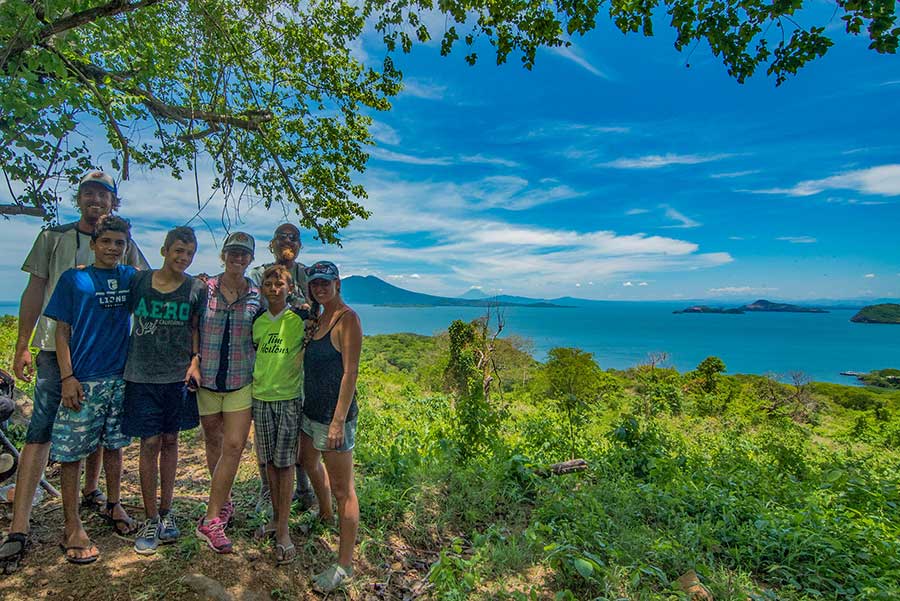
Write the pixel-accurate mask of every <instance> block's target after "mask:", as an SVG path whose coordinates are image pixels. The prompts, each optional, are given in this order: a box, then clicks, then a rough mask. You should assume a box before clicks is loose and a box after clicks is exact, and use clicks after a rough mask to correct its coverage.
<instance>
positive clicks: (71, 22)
mask: <svg viewBox="0 0 900 601" xmlns="http://www.w3.org/2000/svg"><path fill="white" fill-rule="evenodd" d="M161 1H162V0H139V1H138V2H133V3H130V2H128V1H127V0H112V1H111V2H109V3H107V4H104V5H102V6H96V7H94V8H89V9H87V10H83V11H80V12H77V13H72V14H71V15H67V16H65V17H62V18H60V19H57V20H56V21H53V22H52V23H50V24H48V25H46V26H45V27H42V28H41V29H39V30H38V32H37V34H36V35H35V36H34V39H32V40H23V39H22V38H21V37H20V36H19V34H18V32H17V33H16V35H15V36H13V38H12V40H10V43H9V45H8V46H7V47H6V48H5V49H4V51H3V61H2V62H0V67H2V66H3V65H4V64H6V61H7V60H8V59H9V57H10V56H12V55H15V54H19V53H21V52H24V51H25V50H28V49H29V48H31V47H32V46H34V45H35V44H39V43H41V42H44V41H45V40H47V39H49V38H51V37H53V36H55V35H56V34H59V33H62V32H64V31H68V30H70V29H75V28H76V27H81V26H82V25H86V24H88V23H91V22H93V21H96V20H97V19H101V18H104V17H114V16H116V15H120V14H123V13H128V12H131V11H135V10H139V9H141V8H146V7H148V6H151V5H153V4H158V3H159V2H161ZM36 16H37V15H36Z"/></svg>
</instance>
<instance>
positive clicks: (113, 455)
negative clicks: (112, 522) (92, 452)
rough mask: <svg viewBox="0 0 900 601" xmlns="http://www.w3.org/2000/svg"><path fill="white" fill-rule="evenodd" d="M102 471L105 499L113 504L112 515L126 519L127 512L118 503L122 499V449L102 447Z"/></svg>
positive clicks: (118, 518)
mask: <svg viewBox="0 0 900 601" xmlns="http://www.w3.org/2000/svg"><path fill="white" fill-rule="evenodd" d="M103 471H104V472H105V473H106V500H107V501H108V502H109V503H113V504H115V507H113V511H112V517H113V518H115V519H117V520H128V519H129V516H128V512H127V511H125V508H124V507H122V506H121V505H118V503H119V501H121V500H122V499H121V493H122V449H103Z"/></svg>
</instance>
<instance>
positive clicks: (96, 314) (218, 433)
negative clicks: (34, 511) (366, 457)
mask: <svg viewBox="0 0 900 601" xmlns="http://www.w3.org/2000/svg"><path fill="white" fill-rule="evenodd" d="M117 194H118V192H117V188H116V184H115V181H114V180H113V179H112V177H110V176H109V175H108V174H106V173H104V172H102V171H93V172H91V173H88V174H87V175H86V176H85V177H84V178H83V179H82V180H81V183H80V185H79V187H78V191H77V194H76V203H77V205H78V208H79V211H80V219H79V220H78V221H77V222H75V223H70V224H66V225H62V226H58V227H51V228H47V229H45V230H44V231H42V232H41V233H40V234H39V236H38V238H37V240H36V241H35V243H34V246H33V248H32V250H31V252H30V253H29V255H28V257H27V258H26V260H25V263H24V265H23V267H22V269H23V270H24V271H26V272H27V273H28V274H29V276H30V277H29V281H28V285H27V287H26V289H25V291H24V292H23V294H22V300H21V305H20V309H19V330H18V338H17V343H16V350H15V363H14V366H13V369H14V371H15V373H16V376H17V377H18V378H20V379H22V380H25V381H30V380H31V378H32V375H33V366H32V355H31V352H30V349H29V347H30V346H35V347H37V348H38V349H39V351H40V352H39V353H38V354H37V356H36V358H35V359H34V362H35V364H36V379H35V392H34V409H33V412H32V416H31V421H30V424H29V427H28V431H27V434H26V444H25V447H24V448H23V449H22V452H21V457H20V461H19V467H18V476H17V483H16V491H15V497H14V502H13V517H12V523H11V525H10V529H9V532H8V534H7V535H6V537H5V538H4V539H3V541H2V543H0V562H10V561H17V560H19V559H20V558H21V557H22V556H23V555H24V554H25V552H26V550H27V544H28V532H29V527H30V523H29V522H30V515H31V507H32V499H33V498H34V493H35V490H36V488H37V485H38V483H39V482H40V480H41V479H42V477H43V472H44V468H45V466H46V464H47V461H48V457H49V458H52V459H53V460H54V461H56V462H59V463H60V464H61V475H60V488H61V493H62V500H63V512H64V516H65V517H64V534H63V539H62V542H61V543H60V547H61V549H62V552H63V554H64V556H65V558H66V560H67V561H69V562H71V563H75V564H88V563H92V562H94V561H96V560H97V559H98V558H99V556H100V551H99V549H98V548H97V547H96V545H94V544H93V543H92V541H91V539H90V537H89V535H88V533H87V532H86V531H85V529H84V525H83V524H82V522H81V518H80V513H79V510H80V509H81V508H89V509H91V510H93V511H96V512H98V513H99V514H100V515H101V516H102V517H103V518H104V519H105V521H107V522H108V523H109V525H110V527H111V528H112V529H113V532H114V533H115V534H116V535H119V536H121V537H128V538H129V539H131V538H133V540H134V550H135V552H137V553H139V554H145V555H146V554H152V553H155V552H156V550H157V548H158V546H159V545H160V544H166V543H171V542H174V541H176V540H177V539H178V538H179V536H180V531H179V527H178V524H177V521H176V516H175V513H174V511H173V498H174V488H175V474H176V469H177V465H178V433H179V432H180V431H184V430H190V429H193V428H196V427H197V426H198V425H200V426H202V429H203V434H204V440H205V445H206V448H205V451H206V463H207V467H208V469H209V472H210V475H211V486H210V492H209V501H208V503H207V511H206V515H205V516H204V517H203V518H201V519H200V520H199V522H198V523H197V525H196V528H195V534H196V536H197V537H198V538H200V539H201V540H203V541H205V542H206V544H207V546H209V548H211V549H212V550H213V551H215V552H217V553H229V552H231V551H232V548H233V545H232V542H231V540H230V539H229V537H228V534H227V528H228V526H229V525H230V523H231V521H232V518H233V516H234V513H235V507H234V503H233V502H232V498H231V489H232V485H233V483H234V479H235V476H236V474H237V470H238V466H239V463H240V459H241V455H242V453H243V450H244V447H245V444H246V441H247V438H248V435H249V431H250V427H251V423H252V424H253V426H254V429H255V436H254V441H255V444H254V446H255V448H256V453H257V460H258V464H259V469H260V500H261V501H260V502H258V503H257V509H258V510H259V511H264V512H266V513H267V515H268V516H269V519H268V522H267V523H266V524H264V525H263V526H262V527H261V528H260V529H259V531H258V532H257V535H258V536H259V537H262V538H271V539H272V540H273V543H274V554H275V560H276V562H277V563H279V564H286V563H289V562H291V561H292V560H293V559H294V558H295V557H296V555H297V552H296V549H295V547H294V544H293V543H292V541H291V535H290V530H289V525H288V518H289V515H290V510H291V503H292V500H297V501H299V502H300V504H301V507H302V508H303V509H311V508H312V507H313V505H314V503H315V502H316V501H317V509H312V510H313V511H316V514H317V516H318V519H320V520H322V521H324V522H326V523H331V522H333V521H334V513H333V509H332V496H334V501H335V503H334V504H335V505H336V508H337V517H338V526H339V530H340V542H339V549H338V556H337V561H336V562H335V563H334V564H333V565H331V566H330V567H329V568H328V569H326V570H325V571H323V572H322V573H320V574H317V575H316V576H315V577H314V579H313V584H314V586H315V587H316V588H317V589H319V590H322V591H326V592H327V591H330V590H333V589H335V588H337V587H339V586H341V585H342V584H343V583H344V582H345V581H346V580H347V579H349V578H350V577H351V576H352V574H353V568H352V560H353V551H354V547H355V542H356V534H357V529H358V526H359V504H358V501H357V498H356V492H355V488H354V482H353V454H352V450H353V446H354V442H355V436H356V420H357V412H358V409H357V404H356V392H355V391H356V379H357V373H358V367H359V355H360V349H361V346H362V328H361V325H360V321H359V317H358V316H357V315H356V313H355V312H354V311H353V310H352V309H350V308H349V307H348V306H347V305H346V304H345V303H344V301H343V300H342V298H341V294H340V291H341V283H340V276H339V272H338V268H337V267H336V266H335V265H334V264H333V263H330V262H327V261H320V262H318V263H315V264H314V265H312V266H310V267H305V266H304V265H302V264H301V263H300V262H299V261H298V260H297V256H298V253H299V250H300V247H301V245H300V231H299V229H298V228H297V227H295V226H294V225H292V224H283V225H281V226H279V227H278V228H277V229H276V230H275V233H274V236H273V237H272V240H271V242H270V243H269V250H270V251H271V252H272V254H273V256H274V258H275V261H274V262H273V263H270V264H264V265H260V266H258V267H255V268H253V269H252V270H249V272H248V268H249V266H250V264H251V263H252V262H253V260H254V258H255V255H256V243H255V241H254V239H253V237H252V236H250V235H249V234H246V233H244V232H233V233H231V234H230V235H229V236H228V237H227V239H226V240H225V243H224V245H223V247H222V253H221V259H222V262H223V263H224V271H223V272H222V273H221V274H219V275H216V276H213V277H207V276H197V277H192V276H190V275H188V274H187V273H186V271H187V269H188V268H189V267H190V265H191V263H192V261H193V259H194V255H195V253H196V251H197V238H196V236H195V234H194V231H193V230H192V229H191V228H189V227H185V226H180V227H175V228H173V229H172V230H170V231H169V232H168V233H167V234H166V237H165V240H164V242H163V244H162V248H161V251H160V252H161V255H162V259H163V264H162V267H161V268H160V269H150V267H149V265H148V263H147V260H146V259H145V257H144V256H143V254H142V253H141V251H140V249H139V248H138V246H137V244H135V243H134V241H133V240H132V238H131V225H130V223H129V222H128V221H127V220H125V219H123V218H122V217H119V216H118V215H117V214H116V212H117V210H118V208H119V203H120V200H119V198H118V195H117ZM32 333H33V338H32ZM134 438H138V439H140V454H139V475H140V488H141V497H142V501H143V508H144V514H145V519H144V521H143V522H142V523H139V522H138V521H136V520H135V519H134V518H133V517H132V516H130V515H129V514H128V512H127V511H126V510H125V508H124V507H123V506H122V504H121V501H120V483H121V476H122V461H123V452H122V449H123V448H124V447H126V446H127V445H129V444H130V443H131V441H132V439H134ZM323 462H324V466H323ZM82 465H84V485H83V487H81V489H80V491H79V486H80V484H81V472H82ZM101 467H102V469H103V471H104V472H105V477H106V494H105V495H104V494H103V493H102V492H101V491H100V488H99V477H100V471H101ZM295 477H296V486H295V485H294V480H295ZM79 492H80V499H79Z"/></svg>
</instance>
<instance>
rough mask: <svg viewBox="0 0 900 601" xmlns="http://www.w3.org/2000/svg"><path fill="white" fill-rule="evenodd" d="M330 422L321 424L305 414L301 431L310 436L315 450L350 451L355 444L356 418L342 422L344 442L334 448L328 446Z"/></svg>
mask: <svg viewBox="0 0 900 601" xmlns="http://www.w3.org/2000/svg"><path fill="white" fill-rule="evenodd" d="M329 426H330V424H323V423H322V422H317V421H315V420H312V419H309V418H308V417H306V416H305V415H304V416H303V421H302V422H301V424H300V429H301V430H303V433H304V434H306V435H307V436H309V437H310V438H312V443H313V447H315V449H316V450H317V451H352V450H353V447H354V446H356V418H355V417H354V418H353V419H351V420H350V421H349V422H344V444H342V445H341V446H339V447H338V448H336V449H329V448H328V428H329Z"/></svg>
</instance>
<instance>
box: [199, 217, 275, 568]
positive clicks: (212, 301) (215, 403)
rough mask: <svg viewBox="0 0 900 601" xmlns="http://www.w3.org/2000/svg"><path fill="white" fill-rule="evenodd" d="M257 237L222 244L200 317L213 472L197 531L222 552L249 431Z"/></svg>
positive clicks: (204, 413) (203, 399)
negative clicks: (221, 266) (219, 269)
mask: <svg viewBox="0 0 900 601" xmlns="http://www.w3.org/2000/svg"><path fill="white" fill-rule="evenodd" d="M254 251H255V243H254V241H253V238H252V237H251V236H250V235H249V234H245V233H244V232H234V233H232V234H231V235H229V236H228V238H227V239H226V240H225V245H224V246H223V247H222V260H223V261H224V263H225V271H224V272H223V273H221V274H219V275H217V276H215V277H212V278H209V280H208V281H207V307H206V313H205V314H204V315H203V319H202V320H201V322H200V390H199V392H198V394H197V404H198V406H199V409H200V423H201V424H202V426H203V434H204V438H205V440H206V464H207V466H208V467H209V472H210V474H211V475H212V486H211V487H210V491H209V504H208V506H207V511H206V517H204V518H202V519H201V520H200V523H199V524H198V525H197V536H198V537H199V538H200V539H202V540H205V541H206V543H207V544H208V545H209V547H210V548H211V549H212V550H213V551H215V552H217V553H230V552H231V541H230V540H228V537H227V536H226V535H225V527H226V526H228V523H229V522H230V521H231V518H232V516H233V515H234V504H233V503H232V502H231V486H232V484H233V483H234V477H235V474H236V473H237V468H238V464H239V463H240V460H241V452H242V451H243V450H244V444H245V443H246V442H247V434H248V433H249V432H250V419H251V411H250V408H251V405H252V399H251V396H250V385H251V383H252V381H253V362H254V359H255V357H256V352H255V350H254V349H253V340H252V335H251V334H252V328H253V318H254V317H255V316H256V314H257V313H258V312H259V311H260V294H259V288H257V286H256V285H255V284H254V283H253V282H252V281H251V280H250V279H249V278H248V277H246V275H245V272H246V271H247V267H248V266H249V265H250V262H251V261H253V253H254Z"/></svg>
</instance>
